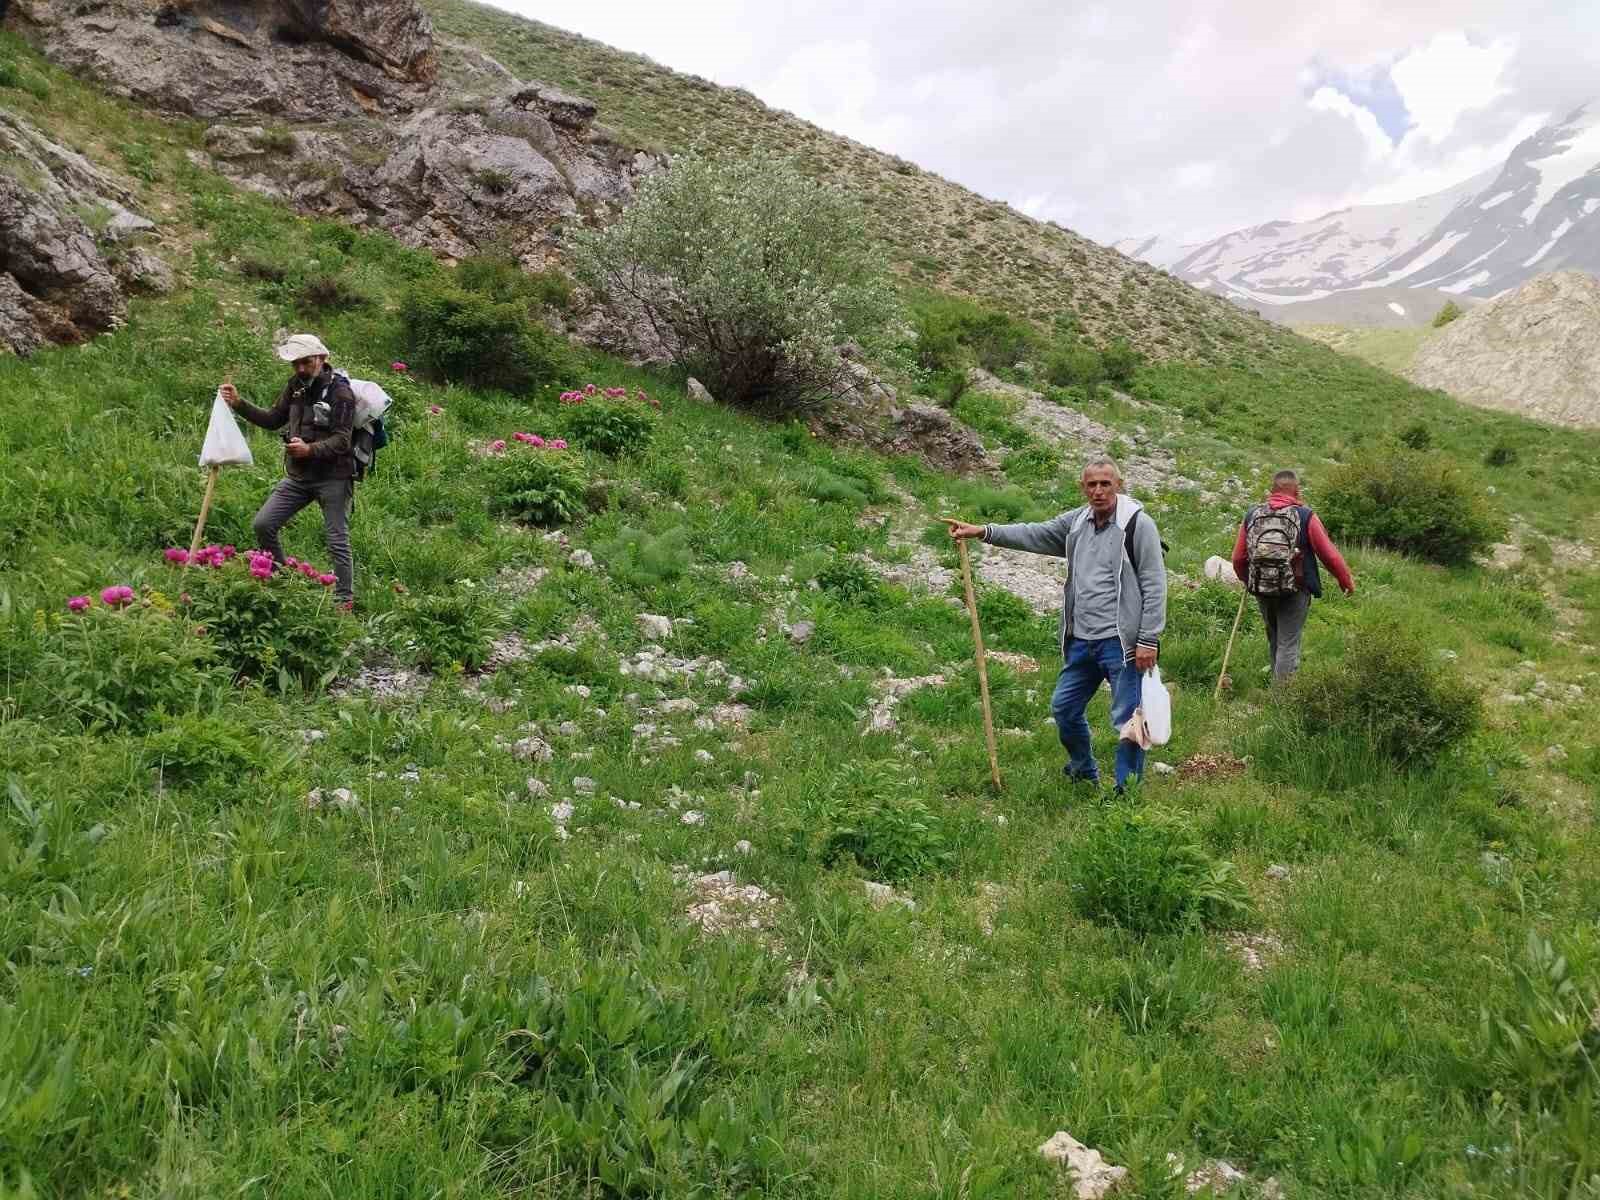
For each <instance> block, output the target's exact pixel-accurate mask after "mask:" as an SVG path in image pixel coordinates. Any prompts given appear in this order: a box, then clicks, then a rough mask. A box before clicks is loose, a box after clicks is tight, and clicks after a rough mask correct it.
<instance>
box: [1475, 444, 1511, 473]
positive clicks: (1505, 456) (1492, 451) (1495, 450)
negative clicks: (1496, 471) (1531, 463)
mask: <svg viewBox="0 0 1600 1200" xmlns="http://www.w3.org/2000/svg"><path fill="white" fill-rule="evenodd" d="M1516 461H1517V448H1516V447H1515V446H1513V445H1511V444H1510V443H1508V442H1496V443H1495V444H1494V445H1493V446H1491V447H1489V452H1488V453H1487V454H1485V455H1484V456H1483V464H1484V466H1486V467H1509V466H1510V465H1511V464H1512V463H1514V462H1516Z"/></svg>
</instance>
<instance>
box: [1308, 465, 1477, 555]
mask: <svg viewBox="0 0 1600 1200" xmlns="http://www.w3.org/2000/svg"><path fill="white" fill-rule="evenodd" d="M1319 511H1320V513H1321V515H1322V519H1323V521H1324V522H1325V523H1326V524H1327V526H1328V529H1329V530H1330V531H1331V532H1333V533H1334V534H1336V535H1338V536H1341V537H1344V538H1348V539H1353V540H1358V541H1368V542H1372V543H1374V544H1376V545H1379V546H1385V547H1387V548H1389V549H1391V550H1398V551H1400V552H1401V553H1402V554H1411V555H1415V556H1416V557H1418V558H1424V559H1428V560H1429V561H1431V562H1437V563H1443V564H1445V565H1448V566H1454V565H1459V564H1463V563H1467V562H1470V561H1471V560H1472V558H1473V556H1474V555H1476V554H1478V553H1481V552H1482V551H1484V550H1486V549H1488V547H1489V546H1490V545H1491V544H1492V543H1494V542H1495V541H1497V540H1499V539H1500V538H1501V537H1503V536H1504V535H1505V528H1506V527H1505V522H1504V520H1503V519H1502V518H1501V517H1499V516H1498V515H1497V514H1496V513H1494V512H1493V511H1492V510H1491V509H1490V508H1489V506H1488V503H1487V501H1486V500H1485V499H1484V498H1483V496H1482V494H1481V493H1480V492H1479V491H1478V490H1477V489H1476V488H1475V487H1473V486H1472V484H1471V482H1470V481H1469V480H1468V479H1467V478H1466V477H1465V476H1464V475H1463V474H1462V473H1461V470H1460V468H1459V467H1457V466H1456V464H1455V463H1454V462H1453V461H1452V460H1451V459H1450V458H1449V457H1447V456H1446V455H1444V454H1439V453H1421V452H1418V451H1413V450H1405V449H1396V450H1393V451H1390V452H1388V453H1381V452H1380V453H1376V454H1373V455H1370V456H1363V457H1362V458H1361V459H1359V460H1358V461H1355V462H1350V463H1344V464H1341V465H1340V466H1337V467H1335V468H1334V469H1333V470H1332V472H1331V473H1330V475H1329V477H1328V483H1327V490H1326V492H1325V494H1324V496H1323V499H1322V503H1321V505H1320V506H1319Z"/></svg>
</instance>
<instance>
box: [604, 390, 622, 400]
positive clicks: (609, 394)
mask: <svg viewBox="0 0 1600 1200" xmlns="http://www.w3.org/2000/svg"><path fill="white" fill-rule="evenodd" d="M602 394H603V395H604V396H605V398H606V399H607V400H626V399H627V398H628V389H627V388H607V389H606V390H605V391H604V392H603V393H602Z"/></svg>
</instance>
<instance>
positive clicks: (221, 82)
mask: <svg viewBox="0 0 1600 1200" xmlns="http://www.w3.org/2000/svg"><path fill="white" fill-rule="evenodd" d="M10 23H12V24H13V25H14V26H15V27H16V28H17V29H18V30H19V31H20V32H22V33H23V34H24V35H25V36H26V37H28V38H29V39H31V40H32V41H33V42H34V43H35V44H36V45H38V46H39V48H40V49H41V50H42V51H43V52H44V53H45V54H46V55H47V56H48V57H50V58H52V59H53V60H55V61H56V62H58V63H60V64H61V65H63V66H65V67H67V68H69V69H71V70H74V71H76V72H78V73H80V74H84V75H87V76H91V77H92V78H93V79H94V80H95V81H96V82H97V83H99V84H100V85H102V86H104V87H106V88H107V89H109V90H110V91H112V92H115V93H117V94H120V95H122V96H125V97H128V98H131V99H133V100H136V101H138V102H139V103H141V104H145V105H147V106H149V107H152V108H155V109H158V110H161V111H164V112H169V113H174V114H181V115H185V116H196V117H202V118H208V119H211V120H213V121H215V124H213V125H212V126H211V127H210V128H209V129H207V131H206V134H205V139H204V145H205V150H204V152H203V153H198V152H197V158H198V160H199V165H202V166H207V167H211V168H214V169H216V170H219V171H221V172H222V173H224V174H226V175H228V176H230V177H231V178H233V179H235V180H236V181H238V182H239V183H240V184H242V185H243V186H246V187H249V188H251V189H253V190H255V191H258V192H261V193H264V194H267V195H271V196H276V197H280V198H282V199H284V200H286V201H288V202H289V203H291V204H293V205H295V206H296V207H297V208H299V209H301V210H303V211H306V212H312V213H318V214H322V215H328V216H334V217H338V218H340V219H343V220H346V221H349V222H350V223H352V224H356V225H368V226H372V227H375V228H380V229H384V230H386V231H388V232H390V233H392V234H394V235H395V236H396V237H397V238H399V239H400V240H401V241H403V242H405V243H407V244H408V245H412V246H417V247H421V248H425V249H429V250H432V251H435V252H437V253H439V254H442V255H444V256H446V257H451V258H459V257H463V256H465V255H468V254H472V253H474V252H477V251H481V250H483V249H485V248H487V247H488V246H490V245H491V244H493V245H495V246H496V247H500V248H510V249H511V251H512V252H513V253H515V254H516V255H517V256H518V257H519V258H520V259H521V260H522V261H523V263H524V264H525V265H527V266H530V267H543V266H546V265H549V264H550V263H551V262H555V261H559V259H560V257H561V243H562V237H563V234H564V232H565V231H566V230H567V229H568V228H569V227H571V226H572V225H573V224H574V223H582V222H585V221H594V220H604V219H605V218H606V217H607V216H608V215H609V214H610V213H614V212H615V211H617V210H618V209H620V208H621V207H622V206H623V205H625V204H627V203H628V202H629V201H630V200H631V199H632V198H633V194H634V185H635V182H636V181H637V180H638V179H639V178H640V177H641V176H643V175H645V174H647V173H648V172H650V171H653V170H656V169H658V168H659V167H660V166H661V165H663V160H662V159H661V158H659V157H657V156H655V155H651V154H646V153H642V152H637V151H635V150H633V149H632V148H630V147H628V146H626V145H622V144H620V143H618V142H617V141H615V140H613V139H612V138H611V137H609V136H608V135H606V134H604V133H602V132H601V131H600V129H599V128H598V127H597V126H596V124H595V117H596V106H595V105H594V104H593V103H592V102H591V101H588V100H585V99H583V98H582V97H579V96H574V95H570V94H568V93H566V92H563V91H561V90H560V89H558V88H553V87H548V86H545V85H543V84H540V83H530V82H526V81H523V80H520V79H517V78H515V77H514V76H513V75H512V74H511V73H510V72H509V71H507V70H506V69H505V67H503V66H501V65H500V64H499V63H498V62H496V61H495V60H494V59H492V58H490V57H488V56H487V55H484V54H482V53H480V52H479V51H477V50H474V49H473V48H471V47H469V46H464V45H460V44H457V43H453V42H443V41H441V40H438V39H436V38H435V37H434V33H433V27H432V25H431V23H430V22H429V20H428V17H427V15H426V14H425V13H424V12H423V11H422V9H421V8H420V7H418V5H417V4H416V3H415V0H365V2H362V3H353V2H351V0H267V2H265V3H254V4H247V3H241V2H240V0H187V2H174V3H163V4H156V3H151V2H149V0H90V2H89V3H81V2H73V0H16V3H15V4H14V5H13V6H12V16H11V18H10ZM0 115H3V114H0ZM3 128H4V127H0V136H3ZM56 157H57V159H59V156H56ZM51 161H55V160H51ZM82 166H83V167H85V168H87V164H86V163H84V164H82ZM39 174H40V176H41V179H42V180H43V181H46V182H48V181H51V180H57V173H56V171H55V169H54V167H53V166H51V165H50V164H49V163H44V164H42V165H41V168H40V172H39ZM80 174H81V172H80ZM58 182H61V181H58ZM81 182H82V181H81V180H80V181H79V183H81ZM0 186H3V187H4V189H5V190H4V191H0V207H3V206H6V205H9V206H11V207H14V208H17V209H19V210H26V209H29V208H30V207H38V204H37V201H30V200H28V199H26V198H25V197H23V196H22V195H21V194H20V193H21V192H23V191H27V190H28V189H25V188H21V187H20V185H15V183H14V181H0ZM55 186H56V184H54V183H51V184H50V185H49V186H47V187H46V188H45V190H46V191H50V190H51V188H52V187H55ZM83 186H88V187H89V191H90V192H92V193H93V194H94V196H95V197H97V198H98V197H102V196H108V197H112V198H113V199H115V198H116V196H117V193H116V192H115V189H114V188H113V187H112V186H111V185H110V184H109V183H108V182H107V181H105V180H104V179H103V178H100V179H99V180H98V181H97V182H96V183H94V184H93V185H83ZM83 186H79V184H77V183H75V184H72V185H71V186H70V187H69V188H68V190H70V191H75V192H82V191H83ZM57 190H59V189H57ZM12 192H17V193H18V194H17V195H15V196H12V195H11V194H10V193H12ZM8 197H9V198H8ZM82 201H83V197H82V196H81V195H73V196H72V197H70V198H69V202H66V203H51V204H50V205H48V206H45V208H44V209H41V213H40V214H39V215H36V217H35V219H32V220H31V221H30V222H29V223H28V227H27V228H22V229H13V230H12V231H11V233H10V235H8V238H9V240H10V241H11V242H12V243H15V244H17V245H21V244H26V245H28V246H33V247H35V250H34V251H31V252H30V253H33V254H34V256H35V257H38V256H41V255H42V256H43V257H45V258H47V259H49V260H50V261H53V262H57V263H58V264H59V266H58V269H55V270H53V272H46V271H44V270H42V269H35V268H32V267H29V268H26V269H25V270H20V271H16V272H13V275H14V276H15V281H14V282H16V283H18V284H20V286H21V287H22V288H23V289H25V290H26V289H28V288H29V287H30V285H29V283H28V279H30V278H31V279H35V280H43V279H45V278H47V277H48V278H51V279H66V278H68V276H69V275H72V273H73V272H76V273H77V274H78V275H82V276H83V277H84V280H85V281H86V282H81V283H77V284H74V285H72V286H71V287H68V286H66V285H64V284H60V285H58V284H43V283H40V284H37V285H36V286H35V288H34V290H33V291H31V292H30V293H29V294H30V295H33V296H35V297H36V298H37V297H38V296H39V295H40V291H39V289H40V288H43V289H44V290H45V291H48V292H51V293H53V294H55V295H57V296H58V297H59V298H61V300H62V303H60V304H57V305H56V310H52V312H51V313H49V314H46V316H44V317H41V318H39V320H37V321H34V322H31V323H30V327H31V330H32V331H31V332H20V331H18V332H14V334H13V335H11V336H7V337H5V339H4V340H6V341H7V342H9V343H10V344H11V345H13V346H14V347H16V348H18V349H21V350H24V351H25V350H26V349H29V348H32V347H33V346H35V345H37V344H39V343H40V342H41V341H42V340H63V338H75V337H78V336H82V335H83V334H84V333H86V332H90V331H93V330H96V329H100V328H105V327H107V326H108V325H109V324H111V323H113V322H114V321H115V320H117V319H119V317H120V315H121V311H122V308H121V297H120V293H119V292H118V290H117V288H116V286H115V280H114V279H112V277H111V273H110V271H109V267H108V266H106V264H104V263H101V264H100V266H98V267H93V268H91V267H90V266H88V265H85V264H90V263H92V262H94V256H93V255H92V254H91V253H90V251H91V250H92V249H93V245H94V241H95V239H94V238H93V237H92V236H89V232H90V231H88V230H87V229H86V228H84V227H83V226H82V222H81V221H77V223H76V225H75V224H74V223H73V222H74V221H75V220H76V218H73V217H72V216H71V214H72V212H73V211H74V209H75V208H77V207H81V205H82ZM95 202H96V203H99V200H98V199H96V200H95ZM45 211H48V212H49V213H51V214H54V216H53V218H52V219H54V220H58V221H59V223H60V226H61V228H60V229H59V230H58V229H56V227H55V226H54V225H51V226H50V227H49V228H48V229H47V228H46V227H45V226H46V224H47V222H45V221H44V219H43V215H42V214H43V212H45ZM0 219H3V217H0ZM146 224H148V223H146ZM69 231H70V236H69ZM86 239H87V240H86ZM69 244H70V245H71V246H72V247H74V250H73V251H72V252H71V253H68V252H67V251H66V250H65V249H64V247H66V246H67V245H69ZM42 247H51V248H52V249H42ZM20 254H21V251H20V250H18V249H17V248H16V245H14V246H13V251H12V257H18V256H19V255H20ZM69 260H70V262H71V263H72V264H73V265H71V266H68V265H66V264H68V262H69ZM0 261H3V259H0ZM74 277H75V276H74ZM108 279H111V283H110V284H109V285H108V284H107V283H106V282H105V281H106V280H108ZM90 280H92V281H93V282H92V283H91V282H87V281H90ZM6 286H8V285H5V284H0V287H6ZM90 293H92V294H93V296H94V297H95V299H94V300H93V301H92V302H91V301H89V300H87V299H82V298H81V297H84V296H88V295H89V294H90ZM69 295H70V296H71V297H73V299H72V300H71V302H70V303H67V302H66V299H65V298H66V297H68V296H69ZM14 303H20V302H19V301H18V302H14ZM7 307H8V308H10V307H13V305H12V304H8V305H7ZM57 311H59V312H60V313H66V314H67V316H66V317H65V318H61V317H59V316H57V315H56V313H57ZM584 332H585V334H586V335H592V336H593V337H594V338H595V339H597V340H600V341H603V342H610V343H611V344H614V345H615V344H619V343H620V342H625V341H626V340H627V338H626V331H616V330H607V329H604V328H599V327H596V328H588V327H587V326H586V327H585V329H584Z"/></svg>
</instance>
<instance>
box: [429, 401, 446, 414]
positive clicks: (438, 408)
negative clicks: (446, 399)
mask: <svg viewBox="0 0 1600 1200" xmlns="http://www.w3.org/2000/svg"><path fill="white" fill-rule="evenodd" d="M442 412H444V405H442V404H430V405H428V415H429V416H430V417H437V416H438V415H439V414H440V413H442Z"/></svg>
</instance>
